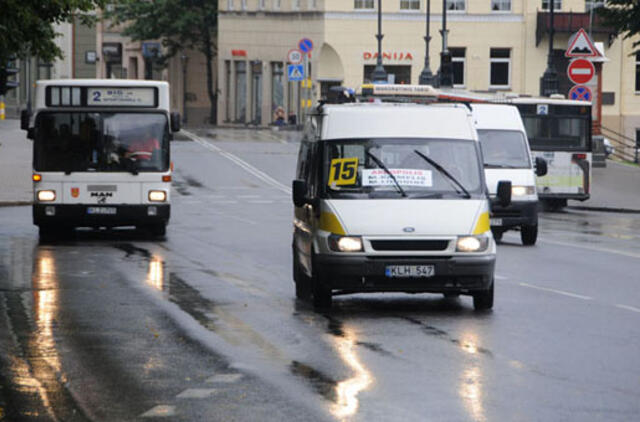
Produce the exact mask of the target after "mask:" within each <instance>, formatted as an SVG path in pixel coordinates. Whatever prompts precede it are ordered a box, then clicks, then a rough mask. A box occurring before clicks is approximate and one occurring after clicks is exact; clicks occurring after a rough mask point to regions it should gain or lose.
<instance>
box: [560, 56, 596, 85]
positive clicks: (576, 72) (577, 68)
mask: <svg viewBox="0 0 640 422" xmlns="http://www.w3.org/2000/svg"><path fill="white" fill-rule="evenodd" d="M595 73H596V69H595V68H594V67H593V63H591V62H590V61H589V60H586V59H576V60H573V61H572V62H571V63H569V67H568V68H567V76H568V77H569V79H570V80H571V82H573V83H574V84H576V85H584V84H586V83H589V81H590V80H591V79H593V75H595Z"/></svg>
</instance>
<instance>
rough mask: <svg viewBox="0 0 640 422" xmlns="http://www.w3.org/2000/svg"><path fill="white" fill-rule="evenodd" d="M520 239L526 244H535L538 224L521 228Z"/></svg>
mask: <svg viewBox="0 0 640 422" xmlns="http://www.w3.org/2000/svg"><path fill="white" fill-rule="evenodd" d="M520 239H522V244H523V245H525V246H533V245H535V244H536V240H537V239H538V226H537V225H534V226H522V227H521V228H520Z"/></svg>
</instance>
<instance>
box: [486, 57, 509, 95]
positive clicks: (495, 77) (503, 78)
mask: <svg viewBox="0 0 640 422" xmlns="http://www.w3.org/2000/svg"><path fill="white" fill-rule="evenodd" d="M490 55H491V59H490V63H491V64H490V66H491V68H490V81H489V86H490V87H491V88H508V87H509V85H510V73H511V69H510V68H511V50H510V49H508V48H492V49H491V54H490Z"/></svg>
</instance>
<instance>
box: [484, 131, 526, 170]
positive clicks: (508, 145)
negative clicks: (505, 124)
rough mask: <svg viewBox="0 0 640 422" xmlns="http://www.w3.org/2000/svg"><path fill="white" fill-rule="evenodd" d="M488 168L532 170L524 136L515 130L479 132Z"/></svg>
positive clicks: (485, 164)
mask: <svg viewBox="0 0 640 422" xmlns="http://www.w3.org/2000/svg"><path fill="white" fill-rule="evenodd" d="M478 137H479V138H480V145H481V147H482V155H483V157H484V166H485V167H486V168H511V169H523V168H531V161H530V159H529V151H528V148H527V143H526V142H525V138H524V135H523V134H522V133H521V132H518V131H515V130H478Z"/></svg>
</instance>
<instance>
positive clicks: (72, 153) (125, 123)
mask: <svg viewBox="0 0 640 422" xmlns="http://www.w3.org/2000/svg"><path fill="white" fill-rule="evenodd" d="M35 129H36V132H35V143H34V169H35V170H36V171H64V172H66V173H70V172H84V171H99V172H132V173H137V172H138V171H141V172H154V171H160V172H162V171H167V170H168V168H169V129H168V124H167V117H166V116H165V115H164V114H162V113H113V112H92V113H87V112H43V113H40V114H39V115H38V117H37V119H36V124H35Z"/></svg>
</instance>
